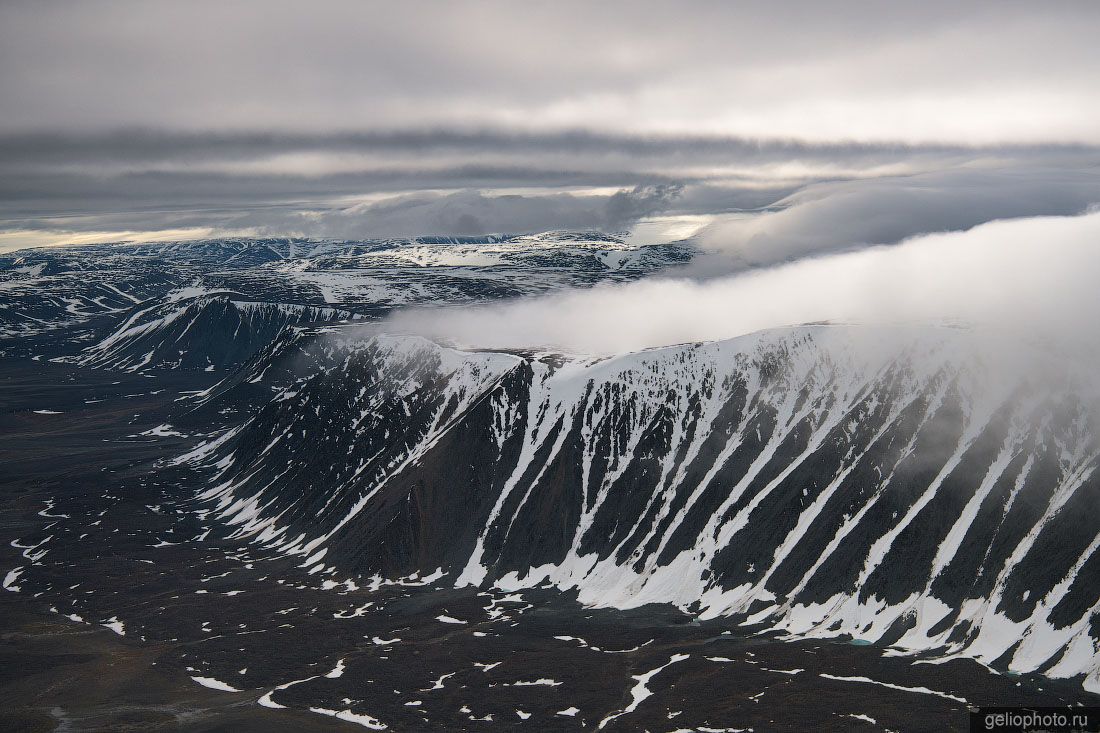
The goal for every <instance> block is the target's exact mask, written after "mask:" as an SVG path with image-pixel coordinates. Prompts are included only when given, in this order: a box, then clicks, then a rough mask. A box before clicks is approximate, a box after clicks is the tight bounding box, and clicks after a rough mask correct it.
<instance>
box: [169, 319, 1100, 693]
mask: <svg viewBox="0 0 1100 733" xmlns="http://www.w3.org/2000/svg"><path fill="white" fill-rule="evenodd" d="M318 338H320V339H321V340H322V343H318V344H314V345H313V347H312V351H311V353H312V355H313V357H312V358H313V359H314V361H312V362H310V363H311V367H310V369H309V370H308V372H304V373H301V374H299V375H298V379H297V380H296V381H295V383H293V384H291V385H287V384H286V383H281V384H272V385H271V386H272V388H273V389H274V392H273V394H274V396H273V398H272V399H271V400H270V401H269V402H268V403H267V404H266V405H264V406H263V408H262V409H261V410H259V412H258V413H257V414H255V416H254V417H252V418H251V419H250V420H248V421H247V422H246V423H244V424H242V425H238V426H236V427H234V428H232V429H230V430H229V431H228V432H226V433H224V434H222V435H221V436H219V437H217V438H214V439H211V440H210V441H209V442H208V443H207V444H205V445H203V446H200V447H198V448H197V449H196V450H195V451H192V452H191V453H190V454H189V455H187V456H184V457H183V458H181V459H180V460H181V461H183V462H191V463H194V464H196V465H205V466H208V467H209V468H208V469H207V470H210V471H213V472H214V473H215V477H214V478H213V479H212V481H211V483H210V487H211V488H209V489H206V490H204V491H203V492H201V496H200V500H201V503H202V506H203V511H204V513H206V514H207V515H208V516H212V517H218V518H220V519H221V520H223V521H225V522H227V523H229V524H230V525H231V526H232V527H234V528H235V531H236V533H237V535H238V536H239V537H242V538H248V539H251V540H252V541H254V542H257V543H261V544H264V545H267V546H270V547H277V548H279V549H280V550H282V551H283V552H288V553H297V554H299V555H301V556H302V557H303V559H304V560H305V562H306V563H307V565H308V566H310V567H312V568H314V569H315V570H316V571H317V572H322V573H326V574H336V575H340V574H346V575H350V574H361V575H367V574H381V575H383V576H393V577H397V576H403V575H408V574H409V573H411V572H421V573H424V574H429V573H432V572H434V571H436V570H437V569H441V571H442V572H443V573H445V576H444V577H445V578H447V579H448V580H447V582H452V583H454V584H456V585H458V586H464V585H469V584H475V585H487V584H492V585H495V586H497V587H499V588H503V589H513V588H514V589H519V588H525V587H535V586H540V585H543V584H545V583H550V584H551V585H553V586H556V587H559V588H562V589H575V590H576V591H577V592H578V593H579V597H580V599H581V600H582V602H585V603H588V604H592V605H602V606H617V607H635V606H639V605H642V604H646V603H654V602H667V603H674V604H676V605H678V606H680V607H682V608H685V609H688V610H690V611H691V612H693V613H695V614H697V615H699V616H701V617H713V616H716V615H732V616H735V617H737V618H740V619H743V620H744V623H745V624H746V627H747V628H750V629H772V630H778V631H780V632H784V633H789V634H792V635H796V636H842V635H848V636H851V637H853V638H856V639H860V640H865V641H870V642H876V643H880V644H888V645H891V646H892V647H894V648H895V649H897V650H898V653H919V652H928V653H931V654H934V655H935V656H936V657H937V658H941V659H942V658H947V657H950V656H952V655H964V656H968V657H972V658H976V659H979V660H981V661H983V662H985V663H987V664H991V665H993V666H995V667H998V668H1003V669H1009V670H1014V671H1039V672H1042V673H1045V674H1047V675H1049V676H1053V677H1080V678H1081V679H1082V681H1083V684H1084V686H1085V688H1086V689H1089V690H1091V691H1097V690H1100V662H1098V661H1097V658H1098V655H1097V651H1096V650H1097V646H1096V645H1097V643H1098V639H1100V623H1098V622H1097V619H1098V618H1100V616H1098V615H1097V611H1098V610H1100V582H1097V581H1098V578H1097V574H1098V573H1100V555H1097V553H1096V550H1097V548H1098V546H1100V534H1098V533H1097V531H1096V527H1098V526H1100V492H1098V488H1100V487H1098V485H1097V479H1096V477H1095V467H1096V462H1097V456H1098V447H1100V444H1098V442H1097V440H1096V436H1097V431H1096V420H1097V413H1096V412H1095V410H1094V409H1093V407H1094V405H1095V404H1096V397H1097V394H1096V390H1095V386H1096V383H1095V379H1094V378H1093V377H1092V376H1091V375H1090V373H1089V371H1088V370H1087V369H1076V368H1075V367H1073V366H1072V365H1071V366H1067V365H1065V364H1063V363H1061V362H1059V361H1058V360H1057V359H1055V358H1053V357H1049V356H1046V355H1044V354H1042V353H1039V352H1035V351H1032V350H1029V349H1028V348H1027V347H1023V346H1020V347H1018V348H1017V347H1015V346H1011V345H1010V346H1008V347H1007V348H1009V349H1010V350H1011V351H1010V352H1009V353H1006V352H1004V351H1003V349H1004V348H1006V347H1005V346H1004V345H1003V344H993V343H992V342H991V343H985V342H983V341H982V340H981V339H980V338H978V337H976V336H975V335H974V334H972V333H969V332H966V331H963V330H959V329H927V330H922V329H915V330H914V329H900V328H897V329H869V328H861V327H850V326H810V327H799V328H792V329H780V330H775V331H768V332H763V333H759V334H754V335H751V336H746V337H742V338H738V339H733V340H731V341H725V342H717V343H706V344H693V345H685V346H679V347H670V348H664V349H654V350H650V351H644V352H640V353H637V354H628V355H623V356H619V357H615V358H612V359H591V358H570V357H563V356H560V355H553V354H534V355H532V354H506V353H468V352H461V351H455V350H452V349H446V348H442V347H439V346H436V345H435V344H432V343H430V342H427V341H424V340H421V339H416V338H409V337H396V336H378V337H374V338H372V339H370V340H367V341H362V340H356V339H354V338H350V339H346V340H340V339H339V338H338V337H335V336H332V335H328V336H322V337H318ZM318 359H319V361H317V360H318ZM1006 364H1011V365H1012V368H1011V369H1007V368H1006V367H1005V365H1006ZM257 373H258V374H261V375H262V374H263V370H262V369H261V370H258V372H257ZM261 382H262V380H261ZM223 399H227V400H231V399H232V393H231V392H227V393H226V396H225V397H224V398H223Z"/></svg>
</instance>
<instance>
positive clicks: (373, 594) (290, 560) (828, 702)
mask: <svg viewBox="0 0 1100 733" xmlns="http://www.w3.org/2000/svg"><path fill="white" fill-rule="evenodd" d="M685 252H686V250H685V249H683V248H681V247H680V246H679V245H662V246H655V247H632V246H630V245H628V244H626V243H624V242H622V241H621V240H618V239H616V238H614V237H596V236H595V235H591V234H573V235H569V234H563V233H556V234H553V235H540V236H538V237H526V238H505V237H501V238H478V239H463V240H454V241H436V240H427V239H425V240H408V241H390V242H360V243H321V242H302V241H288V240H263V241H256V242H246V241H213V242H198V243H174V244H170V245H150V246H148V247H133V248H127V247H90V248H74V249H68V250H57V251H50V252H47V253H41V252H30V253H19V254H17V255H16V256H13V257H10V258H6V259H0V303H2V304H3V305H4V308H3V309H0V380H2V385H3V388H2V389H0V431H2V434H3V436H4V440H3V441H0V464H2V465H3V466H4V467H5V468H6V469H8V470H6V471H5V472H0V479H2V483H3V486H4V488H5V500H4V502H3V504H2V505H0V510H2V511H0V520H2V521H0V559H2V561H3V562H4V563H5V565H4V566H0V580H2V581H3V588H4V589H5V590H6V591H8V593H5V594H4V598H5V600H6V601H7V604H8V605H7V606H6V607H7V608H10V609H12V610H11V613H10V615H11V616H12V618H13V619H16V620H17V621H18V623H19V628H20V629H22V630H23V631H20V634H21V635H20V636H19V637H18V639H19V640H18V644H19V645H21V646H19V649H20V650H21V651H18V652H11V653H10V655H9V656H10V657H11V660H12V662H11V663H12V665H15V666H12V667H11V668H12V669H18V668H20V667H19V666H18V665H20V664H23V662H24V661H26V660H27V659H30V658H32V657H33V658H35V659H42V660H47V661H43V662H42V663H41V664H40V665H38V666H36V667H35V670H36V671H35V672H34V673H33V675H34V676H33V678H23V677H20V678H18V679H10V680H9V679H6V678H4V677H2V676H0V700H7V699H11V700H14V701H16V703H13V706H9V707H11V708H12V710H14V711H16V713H17V714H15V717H11V720H12V721H17V723H18V725H23V726H24V727H25V724H28V723H27V721H39V722H41V721H53V723H55V724H57V725H62V726H63V725H70V724H74V725H75V724H82V725H87V726H93V723H94V725H98V726H99V727H100V728H105V729H124V728H125V726H126V725H131V726H133V725H138V726H139V727H140V728H141V729H143V730H176V729H177V728H183V729H188V730H190V729H194V730H205V729H207V728H204V727H203V726H204V725H206V724H205V723H203V722H201V721H202V720H204V719H208V718H209V717H212V718H213V719H215V720H221V721H223V722H231V723H232V724H233V725H234V726H238V725H241V726H245V727H244V728H242V729H249V728H248V726H249V725H251V726H253V728H252V729H258V730H267V729H270V726H269V723H268V721H279V720H281V721H283V723H282V724H283V725H286V726H294V727H296V728H297V727H301V729H318V730H320V729H328V728H329V727H330V726H329V725H328V724H329V723H331V724H332V725H333V726H344V725H347V726H353V727H354V726H359V727H360V729H361V728H362V727H363V726H365V727H367V728H369V729H383V728H385V729H390V730H441V731H442V730H447V731H449V730H473V729H481V727H484V726H487V725H490V724H492V725H497V726H500V728H501V729H505V730H510V729H515V728H517V727H519V726H523V725H527V724H529V725H530V727H531V728H532V729H537V730H592V729H594V728H601V727H602V728H603V729H608V730H638V729H649V730H700V731H702V730H722V729H727V730H728V729H738V728H741V729H744V728H753V729H756V730H788V731H803V730H807V729H821V728H828V729H855V728H859V727H869V728H870V729H889V730H902V729H906V730H908V729H915V728H914V726H912V725H910V723H911V722H912V718H913V716H914V715H917V716H918V717H920V719H921V720H925V721H927V723H926V724H925V728H924V729H927V730H945V729H947V730H951V729H954V730H964V729H966V727H967V718H966V708H967V706H968V705H982V704H986V705H988V704H1024V703H1026V704H1067V703H1070V702H1085V703H1090V704H1095V701H1096V700H1097V699H1098V698H1097V697H1096V696H1095V694H1094V693H1096V692H1098V691H1100V677H1098V674H1100V672H1098V670H1100V663H1098V661H1097V660H1098V659H1100V655H1098V654H1097V653H1096V648H1097V646H1096V645H1097V643H1098V640H1100V622H1098V621H1097V619H1098V618H1100V616H1098V614H1097V609H1098V607H1100V577H1097V573H1098V572H1100V562H1097V560H1096V559H1095V558H1096V557H1097V552H1096V551H1097V549H1098V545H1100V537H1098V535H1097V533H1096V527H1097V526H1100V498H1098V497H1100V492H1098V488H1100V487H1098V486H1097V479H1096V478H1095V468H1096V463H1097V456H1098V453H1100V444H1098V443H1097V441H1096V435H1097V430H1096V426H1097V419H1098V416H1100V412H1098V411H1097V406H1098V404H1100V393H1098V390H1097V386H1096V379H1095V376H1094V375H1093V374H1092V373H1091V371H1090V369H1089V368H1088V367H1087V365H1086V366H1084V367H1079V366H1078V365H1077V364H1076V363H1075V362H1074V361H1072V360H1068V359H1064V358H1060V357H1058V356H1056V355H1052V354H1046V353H1043V352H1042V351H1040V350H1038V349H1035V348H1032V347H1030V346H1027V345H1022V344H1014V343H1005V342H1004V341H1003V340H999V339H997V338H994V337H993V336H986V335H982V334H980V333H976V332H974V331H970V330H964V329H957V328H935V327H900V326H898V327H890V328H886V327H875V328H871V327H867V326H853V325H848V326H838V325H817V326H803V327H796V328H786V329H776V330H771V331H764V332H760V333H757V334H753V335H749V336H744V337H741V338H738V339H733V340H729V341H722V342H712V343H703V344H688V345H680V346H674V347H668V348H662V349H652V350H646V351H641V352H637V353H628V354H621V355H618V356H615V357H610V358H594V357H586V356H576V355H566V354H558V353H549V352H521V351H513V352H504V351H469V350H465V351H464V350H458V349H454V348H449V347H447V346H444V345H440V344H437V343H434V342H431V341H428V340H425V339H423V338H420V337H417V336H412V335H406V334H395V333H386V332H385V331H384V327H383V326H381V325H380V324H379V323H378V321H379V319H380V317H381V316H382V315H384V314H386V313H388V312H390V311H391V310H393V309H394V308H396V307H398V306H401V305H405V304H422V303H442V304H469V303H484V302H486V301H492V300H496V299H500V298H508V297H513V296H516V295H525V294H531V293H539V292H543V291H545V290H552V289H554V288H559V287H562V286H563V285H570V286H585V285H591V284H594V283H599V282H608V281H610V282H617V281H624V280H630V279H637V278H639V277H642V276H643V275H645V274H647V273H649V272H653V271H656V270H660V269H662V268H666V267H669V266H672V265H675V264H676V263H678V262H681V261H682V260H683V259H684V257H685ZM5 612H6V611H5ZM14 623H15V622H14V621H13V624H14ZM43 623H44V624H46V625H45V626H43V625H42V624H43ZM58 624H60V625H61V626H60V627H58ZM73 624H75V625H76V626H71V625H73ZM66 625H70V626H66ZM92 627H94V628H97V629H100V630H103V629H104V627H105V629H109V630H110V631H103V633H105V634H108V635H110V636H108V637H107V639H106V640H104V639H103V638H102V637H99V638H97V639H95V640H93V641H89V642H88V643H87V644H83V643H82V644H81V645H80V647H81V648H82V649H86V650H87V654H83V655H81V656H80V657H79V659H74V658H72V657H73V654H71V653H70V651H71V650H68V649H67V648H66V647H65V644H66V643H67V642H65V641H64V639H65V638H67V637H66V635H65V634H66V633H67V632H65V633H62V631H58V632H57V634H54V633H53V632H50V633H49V634H41V635H38V636H35V632H34V630H35V629H42V628H50V629H55V628H58V629H64V628H68V629H69V630H71V629H73V628H76V629H89V628H92ZM13 628H14V626H13ZM112 632H113V634H112ZM114 635H117V637H118V638H113V637H114ZM13 638H14V637H13ZM13 643H15V642H13ZM135 650H140V652H141V653H140V654H138V653H137V652H135ZM2 651H3V650H0V652H2ZM49 660H53V661H52V662H51V661H49ZM119 660H124V661H125V664H126V665H127V666H126V669H128V670H130V671H131V672H132V674H133V676H134V677H135V678H140V679H142V680H143V682H142V685H141V689H142V690H144V692H142V693H141V695H140V696H138V697H140V699H142V700H144V699H146V698H145V697H143V696H144V695H149V696H150V697H149V699H153V697H156V699H157V700H160V702H157V703H156V704H153V703H149V704H148V705H145V703H141V702H140V701H138V702H135V703H134V704H133V705H130V703H129V702H128V703H127V705H125V706H122V707H120V706H119V705H118V704H117V699H116V698H117V697H118V695H119V694H120V693H118V692H117V691H113V690H111V689H105V688H102V686H98V687H95V688H94V689H92V690H90V691H88V692H86V693H85V692H79V691H78V692H71V691H70V692H66V693H65V695H64V698H63V699H61V698H60V697H59V695H60V693H58V692H57V690H59V689H66V690H71V689H72V687H71V680H73V679H85V678H87V679H96V678H99V677H101V676H103V675H104V670H110V669H113V668H115V663H116V662H117V661H119ZM142 660H145V661H142ZM154 662H155V666H153V665H154ZM36 664H37V663H36ZM73 665H77V666H79V669H81V670H83V671H81V672H80V673H79V674H76V673H74V672H71V671H70V670H72V669H75V668H76V667H74V666H73ZM142 665H147V666H146V667H142ZM142 669H145V670H146V674H143V673H142V671H141V670H142ZM150 671H155V672H156V674H155V675H154V674H149V673H148V672H150ZM1004 672H1010V673H1011V674H1002V673H1004ZM74 675H76V676H74ZM81 675H83V677H82V676H81ZM28 679H30V680H31V682H28ZM32 682H33V684H32ZM58 685H65V686H64V687H59V686H58ZM203 688H207V689H203ZM854 690H855V691H858V694H856V693H855V692H854ZM213 693H216V694H217V695H226V696H231V697H229V698H228V699H229V700H232V701H235V702H221V701H219V700H218V699H216V696H215V698H213V699H212V698H211V697H210V695H211V694H213ZM135 699H136V698H135ZM761 701H764V703H766V704H763V703H762V702H761ZM249 708H255V709H257V710H262V714H258V716H255V717H254V716H250V715H249V714H248V713H247V710H248V709H249ZM286 708H291V709H293V710H290V711H287V715H288V716H290V717H287V718H279V717H278V716H279V714H280V711H284V710H285V709H286ZM242 711H243V712H242ZM294 711H297V714H300V716H304V717H294V715H295V712H294ZM310 711H312V713H310ZM4 715H5V713H4V712H3V706H0V729H2V728H3V724H6V723H8V722H9V721H8V720H7V719H5V717H4ZM196 716H198V717H196ZM203 716H207V717H206V718H204V717H203ZM291 720H293V721H294V722H293V723H291V722H287V721H291ZM135 721H137V722H135ZM308 721H313V722H312V723H311V722H308ZM318 721H320V722H318ZM524 721H528V722H527V723H525V722H524ZM869 721H870V722H869ZM17 723H16V722H13V723H11V725H10V726H9V727H18V725H17ZM270 725H274V726H276V729H277V726H278V725H279V723H277V722H272V723H271V724H270ZM43 726H45V723H43Z"/></svg>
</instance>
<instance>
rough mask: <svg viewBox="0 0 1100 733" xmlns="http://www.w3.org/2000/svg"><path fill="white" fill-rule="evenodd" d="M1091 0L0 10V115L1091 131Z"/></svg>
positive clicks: (898, 134)
mask: <svg viewBox="0 0 1100 733" xmlns="http://www.w3.org/2000/svg"><path fill="white" fill-rule="evenodd" d="M1098 21H1100V8H1098V7H1097V5H1096V4H1095V3H1092V2H1087V1H1083V2H1072V1H1068V2H1059V3H1044V4H1037V3H1031V2H1022V1H1016V0H1001V1H999V2H990V1H987V2H973V3H967V4H965V5H962V4H959V3H955V2H948V0H928V1H927V2H922V3H919V4H918V3H890V4H883V3H876V2H869V1H868V0H844V1H843V2H837V3H829V4H827V5H826V4H823V3H819V2H812V1H811V0H792V1H790V2H785V3H783V5H782V7H781V8H776V7H775V5H774V3H770V2H764V1H763V0H750V1H747V2H739V3H719V2H710V1H704V2H700V3H697V4H695V5H694V6H693V8H692V12H690V13H684V12H683V9H682V8H681V7H679V6H678V5H676V4H675V3H668V2H662V1H660V0H632V1H631V2H626V1H625V0H616V1H612V2H605V3H583V2H579V1H575V0H563V2H558V3H552V4H544V5H540V6H539V7H538V8H530V7H526V6H520V5H518V4H515V3H508V2H503V1H502V0H465V1H462V2H454V3H447V4H446V6H440V7H433V8H432V9H431V12H425V11H424V8H423V7H421V6H420V5H419V4H417V3H412V4H407V3H392V2H376V1H371V0H321V1H319V2H318V3H316V4H313V5H310V6H309V7H305V6H302V5H300V4H296V3H290V2H282V1H279V0H276V1H275V2H269V1H266V0H217V1H215V0H192V2H187V3H169V2H157V1H152V2H150V1H148V0H92V1H90V2H85V3H80V4H77V5H61V4H56V3H42V2H32V1H30V0H22V1H21V0H11V1H9V2H5V3H2V4H0V67H2V68H4V69H5V73H4V74H3V75H0V98H2V99H4V103H5V105H4V106H5V110H4V111H5V114H4V116H3V120H2V121H0V128H2V129H5V130H8V131H15V130H23V131H25V130H36V129H65V130H88V129H94V130H110V129H117V128H120V127H133V126H143V127H150V128H157V129H185V130H197V129H205V128H211V127H215V128H219V129H233V130H241V129H249V128H257V127H261V128H266V129H269V130H278V131H294V130H298V131H301V130H314V131H316V130H330V131H331V130H339V129H343V130H348V129H351V130H362V129H370V128H378V127H384V128H405V127H409V126H418V125H420V124H422V123H423V121H424V120H432V121H434V122H435V123H436V124H439V125H442V126H448V127H470V126H475V127H476V126H482V125H502V126H506V127H511V128H521V129H560V128H566V127H589V128H597V129H601V130H632V131H635V132H637V131H646V132H657V133H669V132H684V131H694V132H717V131H724V132H726V133H730V134H737V135H744V136H748V137H765V136H770V137H775V136H779V137H797V138H805V139H817V140H823V139H838V138H858V139H863V140H896V139H899V138H900V139H904V140H908V141H929V140H954V141H957V142H960V141H961V142H1004V141H1031V142H1035V141H1051V140H1062V141H1065V140H1075V141H1081V142H1084V141H1088V142H1094V143H1096V142H1100V132H1098V131H1097V126H1096V125H1095V122H1094V121H1095V120H1096V119H1097V117H1098V116H1100V100H1098V99H1097V95H1096V94H1095V80H1096V78H1097V74H1098V72H1100V52H1098V51H1097V44H1096V43H1095V38H1094V35H1095V33H1094V29H1095V28H1096V26H1097V22H1098Z"/></svg>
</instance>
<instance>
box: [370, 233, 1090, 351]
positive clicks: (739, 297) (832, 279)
mask: <svg viewBox="0 0 1100 733" xmlns="http://www.w3.org/2000/svg"><path fill="white" fill-rule="evenodd" d="M1098 243H1100V212H1094V213H1089V214H1086V215H1082V216H1076V217H1037V218H1026V219H1017V220H1010V221H996V222H991V223H987V224H983V225H980V226H977V227H974V228H973V229H970V230H968V231H965V232H949V233H940V234H928V235H923V236H919V237H916V238H913V239H910V240H908V241H905V242H903V243H902V244H898V245H892V246H879V247H873V248H868V249H864V250H859V251H854V252H847V253H842V254H832V255H826V256H821V257H815V258H810V259H805V260H802V261H798V262H794V263H789V264H785V265H780V266H776V267H770V268H764V269H759V270H754V271H751V272H746V273H742V274H738V275H733V276H727V277H723V278H719V279H713V280H709V281H705V282H699V281H696V280H691V279H686V278H683V279H648V280H644V281H640V282H636V283H632V284H628V285H610V286H600V287H596V288H592V289H590V290H577V291H570V292H567V293H559V294H555V295H550V296H546V297H540V298H534V299H529V300H520V301H515V302H511V303H508V304H502V305H495V306H486V307H477V308H469V309H447V310H439V309H418V310H410V311H405V312H400V313H398V314H396V315H395V316H394V317H392V318H391V320H390V321H389V322H388V323H387V324H386V325H385V328H387V329H390V330H396V331H412V332H417V333H422V334H425V335H427V336H429V337H432V338H437V339H442V340H446V341H450V342H453V343H457V344H459V345H462V346H468V347H476V348H554V349H562V350H565V351H572V352H582V353H594V354H611V353H621V352H627V351H634V350H638V349H643V348H648V347H656V346H664V345H669V344H676V343H683V342H692V341H708V340H716V339H725V338H731V337H735V336H739V335H742V334H746V333H751V332H754V331H757V330H761V329H766V328H774V327H780V326H787V325H795V324H802V323H808V322H817V321H825V320H828V321H839V322H852V321H854V322H860V323H872V324H874V323H884V324H885V323H891V324H893V323H898V322H914V323H942V322H957V321H963V322H967V323H971V324H976V325H979V326H986V327H991V328H1000V329H1007V330H1009V331H1010V332H1012V333H1014V334H1017V335H1021V336H1022V335H1024V334H1030V335H1032V336H1034V335H1036V334H1042V335H1043V336H1044V337H1048V338H1052V337H1055V336H1058V337H1060V338H1061V339H1062V340H1063V341H1079V342H1082V343H1087V344H1090V345H1092V346H1095V342H1096V339H1097V336H1096V333H1095V325H1094V324H1095V323H1096V320H1097V319H1098V318H1100V289H1098V288H1096V285H1095V273H1097V272H1100V246H1098Z"/></svg>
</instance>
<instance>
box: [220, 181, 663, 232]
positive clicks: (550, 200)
mask: <svg viewBox="0 0 1100 733" xmlns="http://www.w3.org/2000/svg"><path fill="white" fill-rule="evenodd" d="M681 190H682V186H679V185H676V184H654V185H648V186H642V185H639V186H635V187H634V188H632V189H622V190H620V191H617V192H615V193H613V194H610V195H607V194H602V195H601V194H589V195H576V194H571V193H543V194H529V195H518V194H507V195H486V194H484V193H482V192H480V191H460V192H457V193H451V194H437V193H421V194H409V195H403V196H394V197H390V198H387V199H384V200H382V201H376V202H371V203H365V204H357V205H354V206H350V207H347V208H342V209H333V210H327V211H318V212H308V213H301V212H262V213H259V214H255V213H253V214H249V215H246V216H243V217H239V218H237V219H235V220H233V221H232V222H230V225H231V226H237V227H246V228H252V229H255V230H257V231H259V232H260V233H272V234H277V233H286V232H291V233H296V234H301V235H306V236H312V237H318V238H335V239H365V238H386V237H415V236H419V235H477V234H501V233H506V234H524V233H531V232H544V231H548V230H552V229H565V230H582V231H583V230H596V231H608V232H613V231H617V230H620V229H624V228H628V227H630V226H631V225H633V224H634V223H635V222H637V221H638V220H639V219H641V218H643V217H646V216H653V215H655V214H658V213H661V212H662V211H665V210H666V209H668V208H669V207H670V206H671V205H672V204H673V203H674V202H675V200H676V197H677V196H678V195H679V193H680V191H681Z"/></svg>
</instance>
